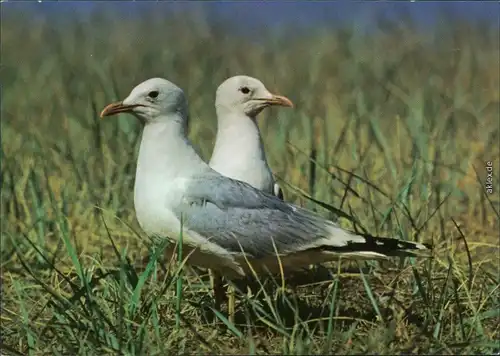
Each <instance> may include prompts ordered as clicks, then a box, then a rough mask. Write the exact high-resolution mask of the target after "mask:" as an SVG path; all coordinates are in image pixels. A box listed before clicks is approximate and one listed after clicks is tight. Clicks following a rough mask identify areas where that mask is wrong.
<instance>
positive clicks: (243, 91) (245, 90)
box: [240, 87, 250, 94]
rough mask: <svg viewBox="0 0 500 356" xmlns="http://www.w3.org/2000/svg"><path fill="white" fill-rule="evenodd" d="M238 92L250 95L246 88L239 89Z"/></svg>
mask: <svg viewBox="0 0 500 356" xmlns="http://www.w3.org/2000/svg"><path fill="white" fill-rule="evenodd" d="M240 91H241V92H242V93H243V94H248V93H250V89H248V87H241V88H240Z"/></svg>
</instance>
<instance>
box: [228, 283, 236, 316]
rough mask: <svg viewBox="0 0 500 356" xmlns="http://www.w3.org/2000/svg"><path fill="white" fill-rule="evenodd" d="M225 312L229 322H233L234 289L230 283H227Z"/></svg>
mask: <svg viewBox="0 0 500 356" xmlns="http://www.w3.org/2000/svg"><path fill="white" fill-rule="evenodd" d="M227 314H228V319H229V322H230V323H231V324H234V314H235V291H234V287H233V286H232V285H231V283H228V285H227Z"/></svg>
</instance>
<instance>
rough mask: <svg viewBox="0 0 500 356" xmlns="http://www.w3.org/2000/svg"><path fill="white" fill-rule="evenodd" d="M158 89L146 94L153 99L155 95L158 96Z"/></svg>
mask: <svg viewBox="0 0 500 356" xmlns="http://www.w3.org/2000/svg"><path fill="white" fill-rule="evenodd" d="M158 94H159V93H158V90H153V91H150V92H149V93H148V96H149V97H150V98H151V99H155V98H156V97H157V96H158Z"/></svg>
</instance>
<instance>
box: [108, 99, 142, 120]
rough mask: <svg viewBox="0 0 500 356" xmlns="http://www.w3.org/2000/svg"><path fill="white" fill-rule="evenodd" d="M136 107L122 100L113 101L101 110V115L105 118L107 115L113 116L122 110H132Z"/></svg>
mask: <svg viewBox="0 0 500 356" xmlns="http://www.w3.org/2000/svg"><path fill="white" fill-rule="evenodd" d="M134 107H135V106H134V105H125V104H123V102H122V101H119V102H116V103H111V104H109V105H108V106H106V107H105V108H104V109H103V110H102V111H101V114H100V115H99V116H100V117H101V119H103V118H105V117H106V116H112V115H116V114H118V113H122V112H130V111H132V109H133V108H134Z"/></svg>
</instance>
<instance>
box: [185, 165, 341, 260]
mask: <svg viewBox="0 0 500 356" xmlns="http://www.w3.org/2000/svg"><path fill="white" fill-rule="evenodd" d="M175 213H176V214H177V215H178V216H180V215H181V214H182V215H183V223H184V224H185V226H186V227H188V228H189V229H191V230H193V231H195V232H197V233H199V234H200V235H202V236H204V237H205V238H208V239H210V241H211V242H213V243H216V244H217V245H219V246H221V247H223V248H224V249H226V250H228V251H230V252H236V253H240V252H241V251H242V250H243V251H244V252H245V253H246V254H248V255H251V256H253V257H254V258H262V257H266V256H269V255H274V254H275V247H274V246H276V250H277V251H278V253H280V254H286V253H289V252H295V251H300V250H302V249H304V248H306V246H307V247H309V248H310V247H311V245H314V241H315V240H317V239H320V238H322V237H328V235H329V233H328V230H327V226H328V225H330V224H331V225H333V223H331V222H329V221H327V220H324V219H323V218H321V217H319V216H318V215H316V214H314V213H312V212H309V211H307V210H305V209H302V208H299V207H296V206H293V205H291V204H288V203H286V202H283V201H281V200H279V199H277V198H276V197H274V196H272V195H269V194H266V193H264V192H262V191H260V190H258V189H255V188H253V187H252V186H250V185H249V184H247V183H244V182H240V181H236V180H232V179H230V178H227V177H223V176H220V175H215V174H214V175H212V174H210V175H208V176H202V177H194V179H193V180H192V182H191V183H190V185H189V186H188V189H187V195H186V196H184V202H183V203H182V204H181V205H180V206H178V207H177V209H175ZM331 225H330V226H331ZM273 241H274V246H273Z"/></svg>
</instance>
